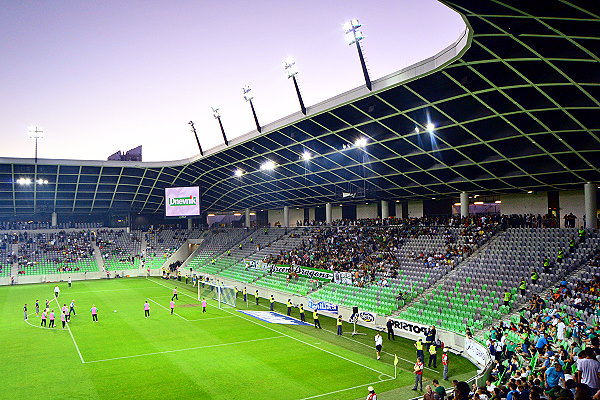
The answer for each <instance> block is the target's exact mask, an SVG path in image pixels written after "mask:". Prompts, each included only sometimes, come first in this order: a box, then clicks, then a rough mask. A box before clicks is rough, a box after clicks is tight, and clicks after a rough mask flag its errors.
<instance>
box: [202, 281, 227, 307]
mask: <svg viewBox="0 0 600 400" xmlns="http://www.w3.org/2000/svg"><path fill="white" fill-rule="evenodd" d="M197 284H198V301H202V299H212V300H215V301H216V302H217V304H218V305H219V308H221V304H227V305H228V306H231V307H235V289H234V288H232V287H231V286H224V285H217V284H214V283H212V282H206V281H198V283H197Z"/></svg>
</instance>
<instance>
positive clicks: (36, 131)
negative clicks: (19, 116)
mask: <svg viewBox="0 0 600 400" xmlns="http://www.w3.org/2000/svg"><path fill="white" fill-rule="evenodd" d="M28 130H29V137H30V138H31V139H35V163H36V164H37V160H38V139H41V138H43V137H44V131H42V130H41V129H40V128H39V127H38V126H37V125H32V126H30V127H29V128H28Z"/></svg>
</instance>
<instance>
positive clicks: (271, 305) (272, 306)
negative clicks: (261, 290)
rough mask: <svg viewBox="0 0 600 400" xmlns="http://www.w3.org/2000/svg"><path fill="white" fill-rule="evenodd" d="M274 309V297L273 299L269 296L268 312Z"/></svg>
mask: <svg viewBox="0 0 600 400" xmlns="http://www.w3.org/2000/svg"><path fill="white" fill-rule="evenodd" d="M274 307H275V297H273V295H271V298H270V299H269V310H271V311H273V309H274Z"/></svg>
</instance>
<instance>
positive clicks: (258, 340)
mask: <svg viewBox="0 0 600 400" xmlns="http://www.w3.org/2000/svg"><path fill="white" fill-rule="evenodd" d="M282 337H284V336H283V335H280V336H271V337H267V338H261V339H251V340H242V341H240V342H229V343H220V344H210V345H206V346H197V347H188V348H186V349H176V350H165V351H157V352H155V353H144V354H134V355H132V356H123V357H114V358H105V359H103V360H92V361H86V364H89V363H97V362H104V361H114V360H123V359H127V358H137V357H145V356H154V355H158V354H167V353H177V352H180V351H188V350H198V349H209V348H211V347H223V346H230V345H234V344H244V343H252V342H260V341H263V340H270V339H277V338H282Z"/></svg>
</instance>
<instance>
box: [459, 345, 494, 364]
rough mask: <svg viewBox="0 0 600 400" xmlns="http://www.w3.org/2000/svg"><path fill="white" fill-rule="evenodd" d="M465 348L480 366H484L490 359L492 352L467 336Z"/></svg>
mask: <svg viewBox="0 0 600 400" xmlns="http://www.w3.org/2000/svg"><path fill="white" fill-rule="evenodd" d="M465 350H466V351H467V354H468V355H470V356H471V358H473V360H474V361H475V362H476V363H477V364H478V366H479V367H480V368H484V367H485V366H486V365H487V364H488V363H489V362H490V361H491V357H490V353H489V352H488V351H487V349H486V348H485V347H483V346H482V345H481V344H479V343H477V342H476V341H474V340H471V339H469V338H465Z"/></svg>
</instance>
